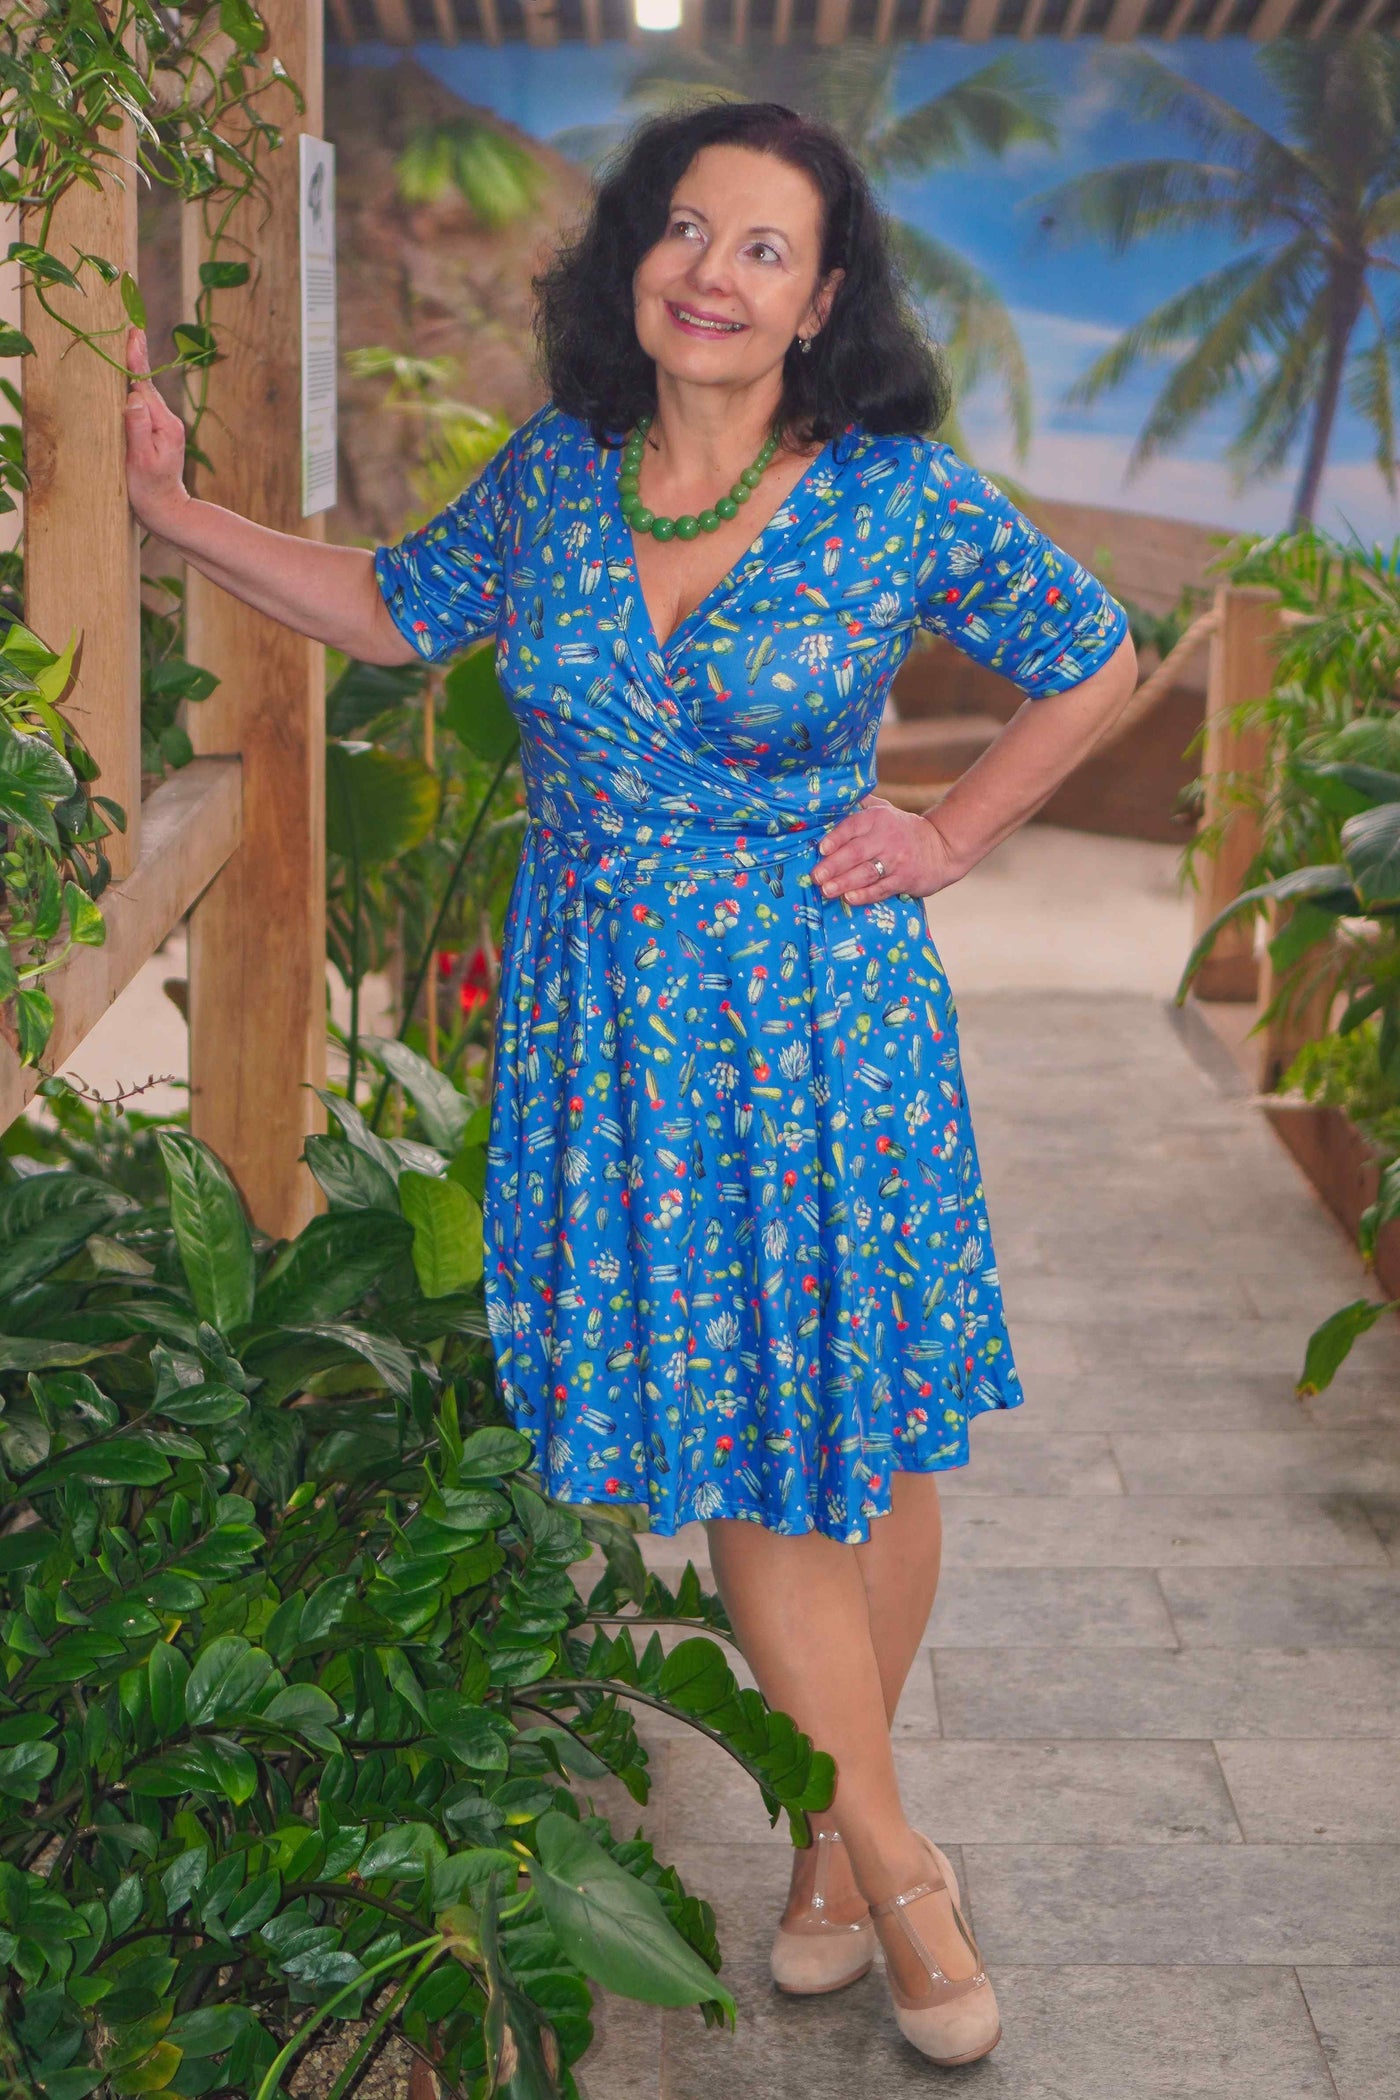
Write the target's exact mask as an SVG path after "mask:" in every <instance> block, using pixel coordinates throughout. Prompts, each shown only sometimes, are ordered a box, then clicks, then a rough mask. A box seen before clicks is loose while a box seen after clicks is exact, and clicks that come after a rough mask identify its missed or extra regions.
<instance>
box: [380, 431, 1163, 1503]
mask: <svg viewBox="0 0 1400 2100" xmlns="http://www.w3.org/2000/svg"><path fill="white" fill-rule="evenodd" d="M617 477H618V454H617V453H616V452H615V451H611V450H605V449H603V448H600V447H599V446H597V445H595V444H594V442H593V441H592V439H591V437H590V436H589V434H588V432H587V430H586V429H585V428H584V426H583V425H581V424H579V423H577V422H575V421H574V420H573V419H572V418H570V417H568V416H565V415H563V414H561V413H560V412H559V411H558V410H555V409H552V408H547V409H544V410H542V411H541V412H540V413H539V414H538V415H536V416H534V417H533V418H532V419H531V420H530V421H529V422H528V423H527V424H525V425H524V427H523V428H522V429H521V430H519V431H518V432H517V433H516V435H515V436H514V437H513V438H512V439H511V441H510V443H509V444H508V445H507V446H506V447H505V448H504V450H503V451H502V452H501V453H500V454H499V456H498V457H497V458H496V460H495V461H493V463H492V464H491V466H490V467H488V468H487V470H486V471H485V472H484V473H483V474H482V475H481V477H480V479H479V480H478V481H477V482H476V483H474V485H473V486H472V487H471V488H470V489H469V490H468V491H467V492H466V493H465V494H464V495H463V496H461V497H459V498H458V499H457V500H456V502H454V503H453V504H451V505H450V506H449V507H448V508H447V509H446V510H445V511H444V512H443V513H442V514H441V516H440V517H438V518H436V519H434V520H433V522H432V523H431V524H429V525H428V526H426V527H424V528H423V530H422V531H420V532H417V533H414V534H412V535H411V536H410V537H409V538H408V539H406V540H404V541H403V542H402V543H401V544H400V545H398V546H397V547H392V548H381V549H379V550H378V553H377V556H376V567H377V574H378V578H379V584H380V588H381V590H382V591H383V593H384V597H385V600H386V602H387V604H388V606H389V609H390V612H391V614H392V616H393V618H394V620H395V622H396V624H397V625H398V627H399V628H400V629H401V630H402V632H403V633H404V635H405V636H407V637H408V639H409V640H410V641H411V642H412V643H413V646H414V647H415V648H416V649H417V650H418V651H419V652H420V653H421V654H422V655H423V656H425V657H427V658H430V659H432V660H435V661H436V660H442V659H444V658H447V657H450V656H451V655H453V654H454V652H456V651H457V650H459V649H461V648H462V647H463V646H464V645H465V644H467V643H469V642H471V641H473V640H474V639H476V638H478V637H481V636H486V635H494V636H495V638H496V646H497V665H498V669H499V673H500V678H501V682H502V685H503V687H504V689H505V691H506V693H507V695H508V696H509V700H510V704H511V707H512V709H513V711H514V713H515V715H516V718H517V720H518V722H519V725H520V735H521V764H522V767H523V771H524V778H525V787H526V795H527V801H528V808H529V823H528V830H527V836H526V841H525V849H524V854H523V857H522V860H521V864H520V869H519V873H518V875H517V878H516V882H515V887H514V891H513V893H512V898H511V904H510V909H509V915H508V920H507V925H506V933H505V946H504V954H503V958H502V977H501V987H500V1013H499V1019H498V1024H497V1062H496V1081H495V1088H494V1099H493V1106H492V1126H491V1142H490V1152H489V1168H488V1181H487V1190H486V1204H485V1210H486V1235H487V1260H486V1295H487V1305H488V1311H489V1316H490V1324H491V1333H492V1336H493V1338H494V1342H495V1348H496V1359H497V1364H498V1368H499V1376H500V1380H501V1385H502V1389H503V1392H504V1395H505V1398H506V1401H507V1403H508V1405H509V1408H510V1412H511V1414H512V1416H513V1418H514V1420H515V1421H516V1422H517V1424H518V1425H519V1426H520V1428H521V1429H523V1430H524V1431H526V1432H527V1434H528V1435H529V1436H530V1437H531V1439H532V1440H533V1442H534V1445H535V1449H536V1454H537V1458H538V1463H539V1468H540V1471H541V1474H542V1476H543V1479H544V1483H545V1485H546V1487H547V1489H548V1491H549V1493H551V1494H552V1495H554V1496H556V1497H557V1498H558V1499H559V1500H561V1501H564V1502H573V1503H583V1502H594V1503H599V1502H601V1503H642V1504H645V1505H647V1507H648V1508H649V1510H650V1515H651V1526H652V1529H653V1530H654V1531H657V1532H660V1533H663V1534H669V1533H670V1532H672V1531H674V1530H675V1528H676V1527H677V1525H679V1524H682V1523H684V1522H686V1521H687V1520H688V1519H692V1518H711V1517H740V1518H747V1519H750V1520H752V1521H754V1522H757V1523H760V1524H764V1525H766V1526H767V1527H768V1528H769V1529H771V1530H774V1531H779V1532H805V1531H808V1530H811V1529H812V1528H813V1527H815V1528H816V1529H818V1530H820V1531H822V1532H825V1533H826V1534H828V1535H829V1536H830V1537H832V1538H835V1539H840V1540H846V1541H856V1540H862V1539H865V1538H866V1537H868V1535H869V1526H870V1520H871V1519H872V1518H873V1517H877V1516H879V1515H881V1514H882V1513H883V1512H885V1511H886V1510H888V1508H889V1506H890V1480H891V1476H892V1475H893V1474H894V1473H896V1472H898V1471H901V1470H908V1471H919V1472H922V1471H930V1470H939V1469H942V1468H946V1467H950V1466H959V1465H963V1464H965V1463H966V1461H967V1457H968V1423H969V1420H970V1418H971V1417H972V1416H974V1415H977V1414H981V1413H983V1412H985V1411H986V1410H988V1409H991V1408H1008V1407H1014V1406H1016V1405H1018V1404H1019V1402H1020V1399H1021V1392H1020V1388H1019V1385H1018V1383H1017V1377H1016V1371H1015V1368H1014V1365H1013V1362H1012V1355H1011V1349H1010V1346H1009V1343H1008V1340H1007V1333H1006V1324H1005V1320H1004V1317H1003V1311H1002V1300H1001V1291H1000V1287H999V1285H998V1281H997V1271H996V1264H995V1258H994V1255H993V1250H992V1240H991V1234H990V1231H989V1229H988V1222H987V1209H986V1203H985V1200H984V1197H983V1191H982V1177H981V1173H980V1171H979V1168H978V1162H977V1149H976V1144H975V1141H974V1137H973V1130H972V1124H971V1121H970V1119H969V1114H968V1104H967V1098H966V1094H965V1090H964V1086H963V1078H962V1069H961V1064H960V1060H959V1054H958V1033H957V1023H956V1018H955V1014H954V1007H953V1001H952V997H951V995H950V992H949V988H948V983H947V980H946V978H945V977H944V974H943V970H942V967H941V965H940V963H939V960H938V956H937V953H936V951H935V948H934V945H933V942H932V940H931V938H930V935H929V930H928V924H927V921H926V919H925V915H924V910H923V906H922V904H921V902H920V901H919V900H918V899H917V898H914V897H905V896H899V897H894V898H891V899H890V900H889V901H888V902H887V903H882V904H874V905H867V906H863V907H852V906H850V905H848V904H846V903H844V902H842V901H839V900H835V899H833V900H830V901H828V900H826V899H824V898H823V897H822V895H821V893H820V891H819V890H818V889H817V888H816V886H815V883H814V880H813V872H812V871H813V868H814V866H815V864H816V859H817V851H816V849H817V844H818V841H819V840H820V839H821V837H822V835H823V833H824V832H826V831H827V830H828V829H829V828H830V827H831V826H832V825H833V824H834V823H836V822H837V821H838V819H840V818H841V817H842V816H844V815H845V814H846V813H847V812H848V811H849V810H851V809H852V808H853V807H854V806H855V805H856V804H858V803H859V802H860V801H861V800H862V799H863V798H864V797H865V796H866V795H867V794H868V793H869V792H870V791H871V789H872V787H873V785H874V773H875V737H876V732H877V729H878V727H879V722H880V717H881V713H882V711H883V707H884V702H885V694H886V690H887V688H888V686H889V682H890V679H891V678H892V676H893V675H894V672H895V671H896V669H897V668H898V666H899V664H900V662H901V661H902V659H903V657H904V655H905V654H906V652H907V650H908V648H909V645H910V642H911V640H912V638H913V634H914V630H915V628H916V627H918V626H925V627H932V628H934V629H936V630H937V631H938V632H939V633H941V634H944V635H947V636H948V637H950V639H951V640H952V641H953V642H955V643H956V644H957V645H958V647H959V648H961V649H963V650H965V651H966V652H967V653H968V654H969V655H971V656H973V657H975V658H977V660H978V661H979V662H982V663H986V664H991V665H994V666H995V667H996V668H997V669H999V670H1001V671H1003V672H1005V673H1006V675H1007V676H1008V677H1010V678H1012V679H1014V680H1015V681H1016V682H1017V683H1018V684H1019V685H1021V686H1022V687H1023V688H1024V689H1025V690H1026V692H1028V693H1030V694H1032V695H1043V694H1052V693H1056V692H1059V691H1061V690H1063V689H1064V688H1066V687H1068V686H1071V685H1074V684H1075V683H1076V682H1077V681H1079V680H1080V679H1082V678H1084V677H1086V676H1087V675H1088V674H1089V673H1090V672H1091V671H1093V670H1094V669H1095V668H1096V667H1097V666H1099V665H1100V664H1102V663H1104V662H1105V661H1106V659H1107V658H1108V657H1109V656H1110V655H1111V654H1112V653H1113V651H1114V649H1115V648H1116V647H1117V645H1118V643H1119V641H1120V640H1121V638H1122V636H1123V634H1124V632H1125V629H1126V621H1125V618H1124V615H1123V612H1122V610H1121V608H1120V607H1119V606H1118V605H1116V604H1115V602H1114V601H1113V600H1112V599H1111V598H1110V597H1109V596H1108V595H1107V594H1106V593H1105V591H1104V590H1103V589H1102V588H1101V587H1100V586H1099V585H1098V584H1097V583H1096V582H1095V581H1094V580H1093V578H1092V577H1090V576H1089V575H1088V574H1087V573H1086V572H1085V571H1084V570H1083V569H1082V568H1080V567H1079V566H1078V565H1077V564H1076V563H1075V562H1073V561H1072V560H1071V559H1070V558H1069V557H1068V556H1067V555H1065V554H1064V553H1062V552H1061V551H1060V550H1059V549H1058V548H1057V547H1055V546H1054V545H1052V544H1051V542H1050V541H1048V540H1047V539H1045V538H1044V537H1043V535H1042V534H1040V533H1039V532H1037V531H1036V530H1035V529H1034V528H1033V527H1032V526H1031V525H1030V524H1029V523H1028V522H1027V520H1026V519H1025V518H1023V517H1022V516H1021V515H1020V514H1019V513H1018V512H1017V511H1016V510H1015V509H1013V507H1012V506H1011V505H1010V504H1009V503H1008V502H1007V500H1006V499H1005V498H1004V497H1003V496H1002V495H1000V494H999V493H998V492H997V491H996V490H995V489H994V488H993V487H992V486H991V485H990V484H989V483H988V482H987V481H985V480H984V479H983V478H982V477H981V476H980V475H978V474H976V473H974V472H973V471H972V470H971V469H970V468H969V467H967V466H966V465H964V464H963V463H962V462H961V461H960V460H959V459H957V458H956V457H955V456H954V454H952V453H951V452H949V451H948V450H947V448H946V447H944V446H942V445H938V444H933V443H926V442H922V441H919V440H916V439H912V438H877V437H871V436H869V435H866V434H863V433H861V432H860V431H858V430H854V429H853V430H851V431H848V432H847V433H846V434H845V435H844V436H843V437H842V438H841V439H839V440H837V441H835V442H834V443H833V444H830V445H828V446H827V447H826V448H825V449H824V450H823V451H822V452H821V453H820V454H819V455H818V456H817V457H816V458H815V459H814V460H813V461H812V463H811V465H810V466H809V468H808V470H807V472H806V473H805V474H804V475H803V477H802V479H801V481H800V482H799V483H798V485H797V486H796V488H795V489H794V490H793V491H792V493H791V495H790V496H789V497H788V499H787V500H786V502H784V504H783V505H782V506H781V508H780V509H779V510H778V512H777V513H776V515H775V516H774V517H773V518H772V520H771V521H770V522H769V524H768V525H766V526H765V527H764V529H763V531H762V532H761V533H760V534H759V536H758V538H757V539H756V540H755V541H754V542H753V544H752V546H751V547H750V548H749V550H748V551H747V553H745V554H744V555H742V556H741V557H740V559H739V561H738V562H737V563H736V565H735V566H734V568H733V569H732V570H731V571H730V572H729V574H728V575H727V576H725V577H724V578H723V580H722V581H721V582H720V583H719V584H717V585H716V587H715V589H714V590H712V591H711V592H710V594H709V596H708V597H707V598H706V599H705V600H704V601H703V603H702V604H701V605H699V606H698V607H697V608H696V609H695V611H694V612H692V613H691V614H690V615H689V616H688V617H687V618H686V619H685V620H683V621H682V622H681V624H680V626H679V627H678V628H677V629H676V631H675V633H674V634H673V635H671V636H670V638H669V639H668V640H667V642H666V643H665V645H664V646H662V645H661V644H660V643H659V641H658V638H657V636H656V634H655V633H654V631H653V629H652V625H651V621H650V618H649V616H648V613H647V609H646V606H645V603H644V601H643V598H642V594H641V591H640V589H639V587H638V583H637V576H636V571H635V567H634V564H633V555H632V538H631V534H630V532H629V530H628V528H627V526H626V525H625V523H624V521H623V518H622V514H621V510H620V508H619V501H618V490H617Z"/></svg>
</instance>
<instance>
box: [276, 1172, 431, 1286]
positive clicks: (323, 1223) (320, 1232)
mask: <svg viewBox="0 0 1400 2100" xmlns="http://www.w3.org/2000/svg"><path fill="white" fill-rule="evenodd" d="M357 1156H359V1155H357ZM412 1240H413V1235H412V1232H411V1231H410V1229H409V1227H408V1226H407V1225H406V1224H405V1222H404V1220H403V1219H402V1218H401V1217H400V1216H399V1214H398V1212H397V1211H389V1210H339V1211H334V1210H333V1211H331V1212H329V1213H328V1214H327V1215H326V1216H325V1217H320V1218H313V1219H312V1220H311V1223H310V1224H309V1225H307V1226H306V1227H305V1229H304V1230H303V1231H302V1232H300V1233H298V1235H297V1237H296V1238H295V1239H294V1240H293V1241H292V1242H291V1243H290V1244H289V1245H288V1246H286V1247H284V1248H283V1250H282V1252H281V1253H280V1254H279V1255H278V1257H277V1259H276V1261H275V1262H274V1263H273V1265H272V1267H271V1269H269V1271H268V1273H267V1275H266V1276H264V1278H263V1280H262V1282H261V1283H260V1284H259V1286H258V1294H257V1297H256V1299H255V1301H254V1305H253V1319H254V1321H255V1323H256V1324H257V1325H258V1326H259V1327H306V1326H311V1325H314V1324H315V1323H316V1322H318V1321H321V1320H336V1319H339V1317H340V1315H341V1314H342V1313H343V1312H346V1311H348V1309H349V1308H350V1307H351V1306H352V1305H355V1304H358V1302H359V1300H360V1299H361V1298H363V1297H364V1295H365V1293H366V1291H368V1290H370V1289H371V1288H372V1287H373V1285H374V1284H376V1283H377V1282H378V1281H379V1279H380V1277H381V1276H383V1275H385V1274H387V1272H388V1271H389V1270H390V1269H391V1268H392V1267H393V1266H394V1263H395V1262H396V1261H398V1259H399V1257H400V1256H401V1255H403V1254H405V1253H407V1251H408V1249H409V1247H410V1246H411V1244H412Z"/></svg>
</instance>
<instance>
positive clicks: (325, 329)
mask: <svg viewBox="0 0 1400 2100" xmlns="http://www.w3.org/2000/svg"><path fill="white" fill-rule="evenodd" d="M335 401H336V337H335V148H334V146H332V145H329V144H328V143H327V141H326V140H325V139H313V138H308V137H307V136H306V133H305V132H303V133H302V135H301V514H302V516H303V517H304V518H309V517H311V516H312V515H313V513H315V512H316V511H319V510H329V509H330V507H331V505H332V504H333V503H334V502H335V454H336V421H335Z"/></svg>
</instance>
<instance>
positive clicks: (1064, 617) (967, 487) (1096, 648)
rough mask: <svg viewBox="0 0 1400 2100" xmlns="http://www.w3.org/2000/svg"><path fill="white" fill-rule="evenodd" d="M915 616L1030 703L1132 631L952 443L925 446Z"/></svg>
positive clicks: (1084, 672) (1091, 582)
mask: <svg viewBox="0 0 1400 2100" xmlns="http://www.w3.org/2000/svg"><path fill="white" fill-rule="evenodd" d="M923 512H924V516H923V529H922V532H921V535H920V540H919V547H920V559H919V563H918V568H917V571H916V575H915V583H916V587H917V594H918V610H917V615H916V617H917V619H918V622H919V625H920V626H922V627H928V628H931V629H932V630H933V631H934V632H935V633H936V634H941V635H944V636H946V638H947V639H948V640H949V641H950V642H952V643H953V645H954V647H955V648H958V649H961V650H962V652H963V654H964V655H965V656H970V657H971V658H972V659H973V660H974V662H976V663H979V664H985V665H986V666H987V667H988V668H989V669H990V670H993V671H999V672H1000V673H1001V674H1002V676H1003V677H1004V678H1009V679H1010V680H1011V681H1012V683H1013V684H1015V685H1018V686H1020V688H1021V690H1022V691H1023V692H1024V693H1026V694H1027V695H1028V696H1029V697H1030V698H1031V699H1033V700H1039V699H1044V698H1046V697H1047V696H1048V695H1050V694H1051V693H1062V692H1064V691H1066V690H1067V688H1068V687H1070V686H1072V685H1078V684H1079V682H1080V680H1081V679H1084V678H1087V677H1089V676H1090V674H1091V673H1092V672H1094V671H1097V670H1099V669H1100V668H1101V667H1102V666H1103V665H1104V664H1106V663H1107V662H1108V660H1109V658H1110V657H1111V656H1112V655H1113V653H1114V651H1115V650H1116V649H1117V647H1118V645H1119V643H1120V642H1121V641H1122V639H1123V637H1124V635H1125V634H1126V633H1127V632H1128V616H1127V614H1126V613H1125V612H1124V610H1123V608H1122V606H1121V605H1120V604H1119V603H1118V601H1117V599H1116V598H1113V597H1111V596H1110V595H1109V593H1108V592H1107V591H1106V590H1105V589H1104V587H1103V585H1102V584H1101V583H1100V582H1099V581H1098V579H1097V578H1096V577H1094V576H1091V575H1090V573H1089V571H1088V570H1087V569H1086V568H1084V567H1083V566H1082V565H1081V564H1080V563H1079V562H1077V561H1075V559H1074V558H1073V556H1072V555H1069V554H1066V553H1065V551H1064V549H1063V548H1062V547H1057V546H1056V545H1055V542H1054V541H1053V540H1052V539H1049V538H1047V536H1046V535H1045V534H1044V533H1043V532H1041V531H1040V530H1039V528H1038V527H1036V526H1035V525H1033V524H1032V523H1031V521H1030V519H1029V518H1028V517H1026V516H1025V515H1024V514H1023V513H1022V512H1021V511H1019V510H1017V508H1016V506H1015V504H1014V503H1012V502H1011V501H1010V499H1009V498H1008V497H1006V496H1004V495H1003V494H1002V493H1001V490H1000V489H998V488H997V487H995V486H994V484H993V483H992V482H990V481H988V479H987V478H986V476H985V475H984V474H979V473H978V472H977V470H976V469H975V468H974V467H970V466H968V465H967V463H966V461H965V460H961V459H959V458H958V456H957V454H956V453H955V452H950V451H949V449H948V447H947V446H946V445H931V446H930V447H929V448H928V468H927V473H926V476H925V480H924V490H923Z"/></svg>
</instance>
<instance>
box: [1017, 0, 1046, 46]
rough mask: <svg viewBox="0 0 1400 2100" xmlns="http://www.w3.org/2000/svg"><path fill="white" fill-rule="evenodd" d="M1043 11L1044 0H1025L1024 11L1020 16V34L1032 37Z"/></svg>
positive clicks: (1037, 27)
mask: <svg viewBox="0 0 1400 2100" xmlns="http://www.w3.org/2000/svg"><path fill="white" fill-rule="evenodd" d="M1044 12H1045V0H1026V11H1025V13H1024V14H1023V15H1022V17H1021V29H1020V34H1021V36H1022V37H1024V38H1029V37H1033V36H1034V35H1035V33H1036V31H1037V29H1039V27H1040V18H1041V16H1042V15H1043V14H1044Z"/></svg>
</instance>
